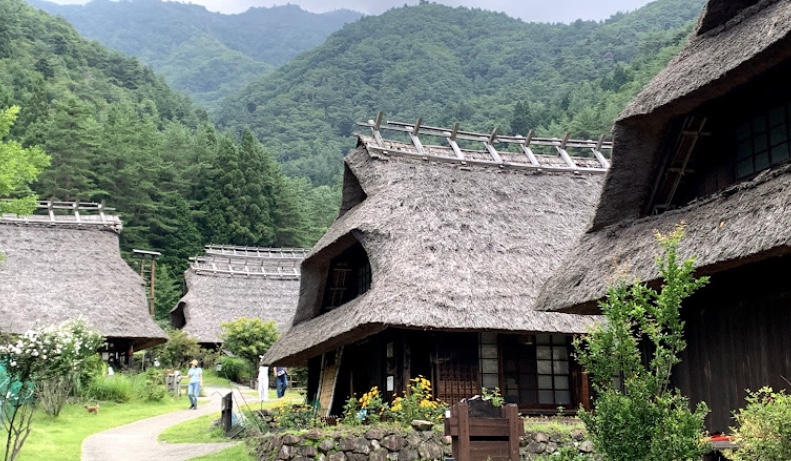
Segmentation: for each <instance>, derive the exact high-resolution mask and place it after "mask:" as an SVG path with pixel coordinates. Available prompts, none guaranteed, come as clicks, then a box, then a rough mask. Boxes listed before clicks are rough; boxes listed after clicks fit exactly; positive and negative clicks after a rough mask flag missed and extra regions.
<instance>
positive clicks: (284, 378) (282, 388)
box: [275, 367, 288, 399]
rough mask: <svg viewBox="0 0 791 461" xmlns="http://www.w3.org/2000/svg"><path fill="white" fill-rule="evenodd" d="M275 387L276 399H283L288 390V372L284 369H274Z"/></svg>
mask: <svg viewBox="0 0 791 461" xmlns="http://www.w3.org/2000/svg"><path fill="white" fill-rule="evenodd" d="M275 378H276V380H277V381H275V385H276V387H277V398H279V399H280V398H283V396H284V395H285V394H286V389H288V371H286V367H275Z"/></svg>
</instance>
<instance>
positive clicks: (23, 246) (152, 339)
mask: <svg viewBox="0 0 791 461" xmlns="http://www.w3.org/2000/svg"><path fill="white" fill-rule="evenodd" d="M111 212H112V210H110V209H106V208H104V206H103V205H101V204H95V203H73V202H69V203H58V202H41V203H40V205H39V208H38V210H37V211H36V213H35V214H33V215H31V216H24V217H19V216H16V215H3V216H0V253H3V254H4V255H5V261H4V262H2V263H0V332H4V333H24V332H25V331H27V330H28V329H31V328H38V327H46V326H51V325H57V324H59V323H62V322H65V321H67V320H72V319H76V318H82V319H84V320H85V321H86V322H88V323H89V324H91V325H92V326H93V327H95V328H96V329H98V330H99V332H100V333H101V334H102V335H103V336H104V337H105V338H106V341H107V343H106V345H105V347H104V349H103V352H104V356H105V358H107V359H110V356H112V362H113V363H121V364H124V363H127V362H128V360H129V358H130V356H131V354H132V352H134V351H137V350H141V349H145V348H148V347H151V346H153V345H156V344H159V343H162V342H165V341H166V339H167V335H166V334H165V332H164V331H163V330H162V329H161V328H160V327H159V326H158V325H157V324H156V323H155V322H154V320H153V319H152V318H151V316H150V315H149V310H148V309H149V308H148V301H147V300H146V293H145V288H144V282H143V279H142V278H141V277H140V276H139V275H138V274H137V273H135V271H133V270H132V269H131V268H130V267H129V266H128V265H127V264H126V262H124V260H123V259H122V258H121V252H120V250H119V247H118V235H119V233H120V232H121V227H122V226H121V220H120V219H119V218H118V217H117V216H115V215H113V214H112V213H111Z"/></svg>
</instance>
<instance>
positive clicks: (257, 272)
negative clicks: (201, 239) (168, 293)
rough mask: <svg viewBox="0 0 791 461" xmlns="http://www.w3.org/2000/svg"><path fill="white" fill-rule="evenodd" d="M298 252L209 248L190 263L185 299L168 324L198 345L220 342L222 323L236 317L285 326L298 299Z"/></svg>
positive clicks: (302, 252) (301, 251)
mask: <svg viewBox="0 0 791 461" xmlns="http://www.w3.org/2000/svg"><path fill="white" fill-rule="evenodd" d="M306 253H307V250H306V249H303V248H258V247H238V246H228V245H209V246H207V247H206V248H205V250H204V254H203V255H202V256H198V257H195V258H191V261H190V267H189V269H187V270H186V272H185V273H184V280H185V287H186V288H185V294H184V296H183V297H182V298H181V299H180V300H179V302H178V304H177V305H176V306H175V307H174V308H173V310H172V311H171V312H170V323H171V325H172V326H173V327H175V328H180V329H182V330H184V332H186V333H187V334H188V335H190V336H191V337H193V338H195V339H197V340H198V342H199V343H201V344H203V345H204V346H209V347H214V346H217V345H219V344H221V343H222V337H221V335H222V326H221V324H222V323H223V322H228V321H232V320H236V319H239V318H242V317H248V318H260V319H262V320H264V321H270V320H271V321H273V322H275V324H276V325H277V327H278V329H279V330H280V331H283V332H285V331H286V330H287V329H288V328H289V327H290V326H291V319H292V318H293V317H294V311H295V310H296V307H297V298H298V297H299V264H300V263H301V262H302V259H303V258H304V257H305V254H306Z"/></svg>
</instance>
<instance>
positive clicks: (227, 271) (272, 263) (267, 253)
mask: <svg viewBox="0 0 791 461" xmlns="http://www.w3.org/2000/svg"><path fill="white" fill-rule="evenodd" d="M204 251H205V255H203V256H197V257H195V258H190V267H191V268H192V270H193V271H195V273H198V274H204V275H207V274H209V275H210V274H215V275H218V274H223V275H242V276H248V277H250V276H254V277H265V278H274V279H282V280H298V279H299V276H300V271H299V266H300V263H301V262H302V260H303V259H304V258H305V255H306V254H307V253H308V251H309V250H307V249H305V248H259V247H239V246H230V245H208V246H206V248H205V250H204Z"/></svg>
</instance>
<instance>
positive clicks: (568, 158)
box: [555, 146, 577, 169]
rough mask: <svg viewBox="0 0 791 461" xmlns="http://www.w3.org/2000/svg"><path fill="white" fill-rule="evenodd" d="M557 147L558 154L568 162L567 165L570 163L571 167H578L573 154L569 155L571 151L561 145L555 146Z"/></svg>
mask: <svg viewBox="0 0 791 461" xmlns="http://www.w3.org/2000/svg"><path fill="white" fill-rule="evenodd" d="M555 149H557V151H558V154H560V158H562V159H563V161H564V162H566V165H568V167H569V168H574V169H576V168H577V164H576V163H574V160H572V159H571V156H569V153H568V152H566V149H564V148H563V147H561V146H555Z"/></svg>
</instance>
